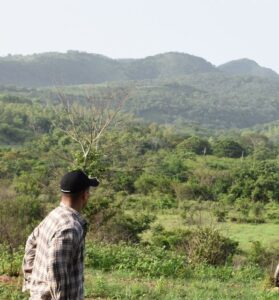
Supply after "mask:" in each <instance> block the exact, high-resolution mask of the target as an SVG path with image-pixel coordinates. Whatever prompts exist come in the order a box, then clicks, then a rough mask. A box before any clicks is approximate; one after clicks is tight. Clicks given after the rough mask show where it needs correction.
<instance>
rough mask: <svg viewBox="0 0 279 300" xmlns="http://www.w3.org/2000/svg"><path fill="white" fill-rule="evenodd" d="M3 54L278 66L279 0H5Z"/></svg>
mask: <svg viewBox="0 0 279 300" xmlns="http://www.w3.org/2000/svg"><path fill="white" fill-rule="evenodd" d="M0 4H1V6H0V7H1V10H0V56H5V55H7V54H9V53H11V54H31V53H38V52H46V51H59V52H65V51H67V50H80V51H87V52H91V53H99V54H104V55H107V56H109V57H112V58H124V57H125V58H136V57H145V56H148V55H154V54H158V53H162V52H167V51H179V52H185V53H189V54H194V55H197V56H201V57H203V58H205V59H207V60H208V61H210V62H212V63H213V64H216V65H218V64H221V63H224V62H227V61H229V60H233V59H238V58H243V57H247V58H250V59H254V60H256V61H257V62H258V63H259V64H260V65H263V66H266V67H270V68H273V69H274V70H276V71H277V72H279V59H278V56H279V40H278V29H279V0H2V1H1V2H0Z"/></svg>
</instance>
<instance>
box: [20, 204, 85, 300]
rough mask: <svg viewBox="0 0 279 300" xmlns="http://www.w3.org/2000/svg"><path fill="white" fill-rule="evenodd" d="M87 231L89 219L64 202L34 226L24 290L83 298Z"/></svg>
mask: <svg viewBox="0 0 279 300" xmlns="http://www.w3.org/2000/svg"><path fill="white" fill-rule="evenodd" d="M85 235H86V222H85V220H84V219H83V218H82V217H81V215H80V214H79V213H78V212H77V211H76V210H74V209H72V208H70V207H67V206H65V205H64V204H63V203H61V204H60V206H59V207H57V208H55V209H54V210H53V211H52V212H50V214H49V215H48V216H47V217H46V218H45V219H44V220H43V221H42V222H41V223H40V224H39V225H38V226H37V227H36V228H35V229H34V231H33V232H32V234H31V235H30V236H29V238H28V240H27V243H26V248H25V255H24V259H23V273H24V284H23V291H28V290H29V291H30V294H31V297H30V299H34V300H35V299H36V300H39V299H40V300H41V299H42V300H43V299H44V300H82V299H83V297H84V296H83V281H84V277H83V259H84V239H85Z"/></svg>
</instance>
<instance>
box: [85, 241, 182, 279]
mask: <svg viewBox="0 0 279 300" xmlns="http://www.w3.org/2000/svg"><path fill="white" fill-rule="evenodd" d="M185 262H186V258H185V256H183V255H180V254H176V253H173V252H170V251H167V250H164V249H162V248H158V247H151V246H144V247H143V246H133V247H131V246H126V245H121V244H120V245H106V244H91V245H88V246H87V258H86V265H87V266H88V267H90V268H93V269H98V270H100V269H101V270H106V271H112V270H126V271H130V272H134V273H138V274H142V275H144V276H146V277H160V276H167V277H183V276H185V275H186V274H187V267H186V264H185Z"/></svg>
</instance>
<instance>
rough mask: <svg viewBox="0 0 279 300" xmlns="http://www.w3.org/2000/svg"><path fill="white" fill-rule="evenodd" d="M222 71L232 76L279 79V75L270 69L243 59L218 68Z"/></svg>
mask: <svg viewBox="0 0 279 300" xmlns="http://www.w3.org/2000/svg"><path fill="white" fill-rule="evenodd" d="M218 68H219V69H220V70H221V71H223V72H225V73H227V74H231V75H245V76H259V77H268V78H279V75H278V74H277V73H276V72H274V71H273V70H271V69H269V68H264V67H261V66H260V65H259V64H257V63H256V62H255V61H253V60H250V59H247V58H243V59H239V60H233V61H230V62H228V63H225V64H223V65H220V66H219V67H218Z"/></svg>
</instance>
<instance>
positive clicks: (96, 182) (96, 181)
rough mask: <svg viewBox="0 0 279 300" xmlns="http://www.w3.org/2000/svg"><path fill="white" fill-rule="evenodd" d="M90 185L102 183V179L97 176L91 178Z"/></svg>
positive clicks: (95, 185)
mask: <svg viewBox="0 0 279 300" xmlns="http://www.w3.org/2000/svg"><path fill="white" fill-rule="evenodd" d="M89 181H90V186H93V187H97V186H98V185H99V184H100V181H99V180H98V179H97V178H96V177H93V178H89Z"/></svg>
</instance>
